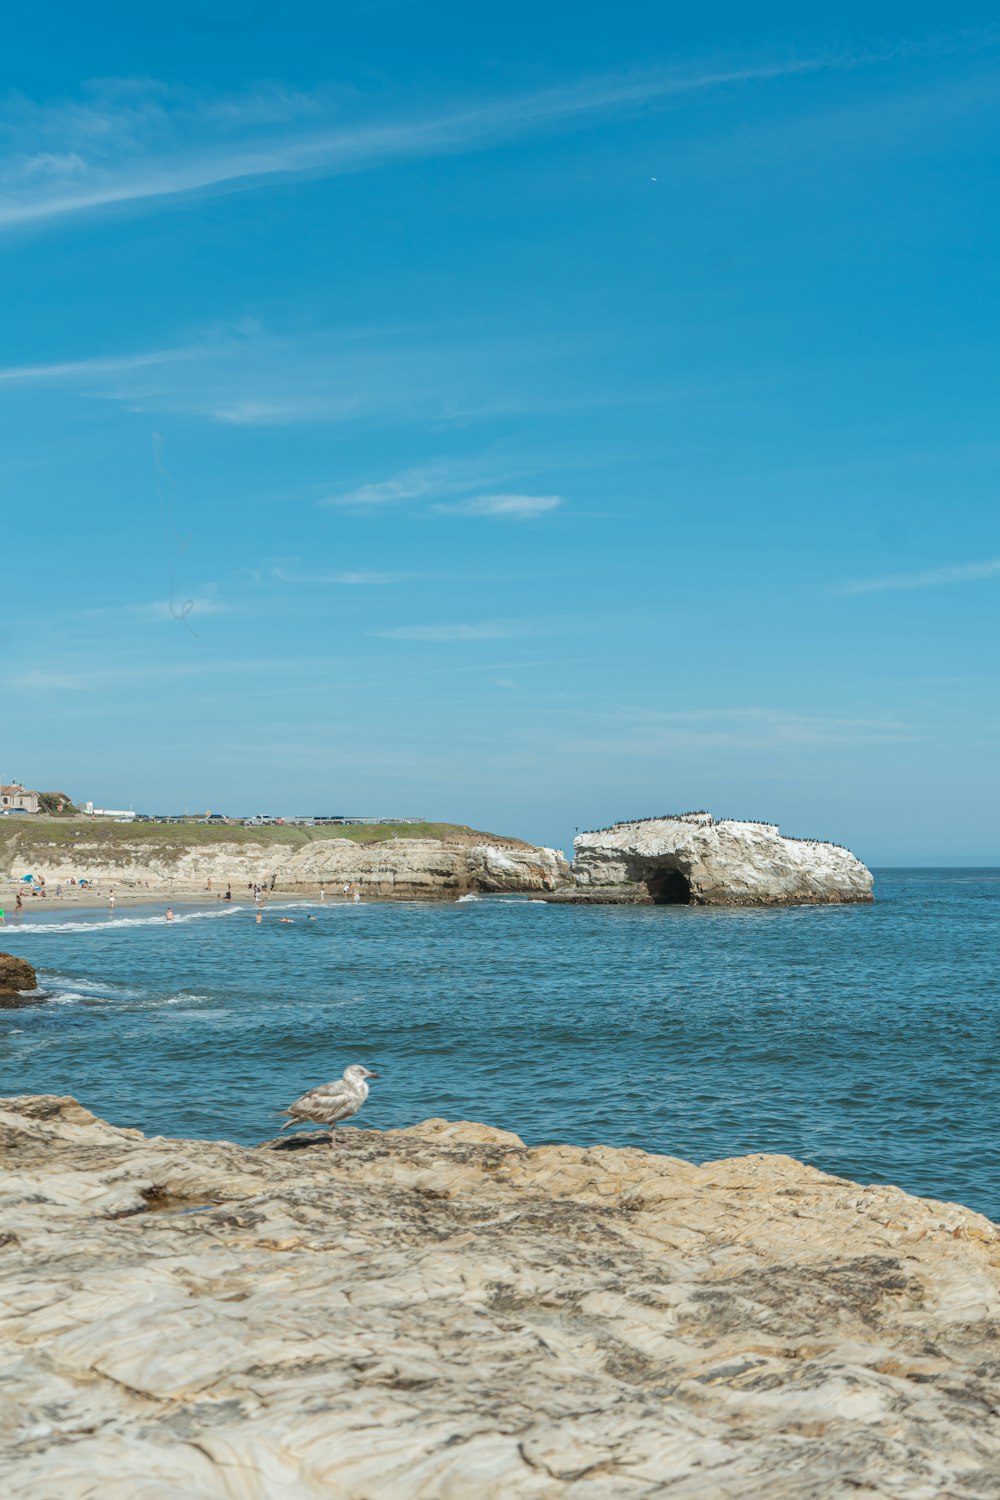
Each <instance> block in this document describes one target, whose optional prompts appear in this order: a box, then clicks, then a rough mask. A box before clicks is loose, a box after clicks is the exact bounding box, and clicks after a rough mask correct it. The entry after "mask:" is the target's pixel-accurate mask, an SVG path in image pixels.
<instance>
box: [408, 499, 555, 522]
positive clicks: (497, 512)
mask: <svg viewBox="0 0 1000 1500" xmlns="http://www.w3.org/2000/svg"><path fill="white" fill-rule="evenodd" d="M561 504H562V496H561V495H477V496H475V497H474V498H473V499H471V500H458V501H456V502H455V503H454V504H451V505H435V506H434V507H433V508H434V510H435V511H437V512H438V513H439V514H442V515H444V514H447V515H453V516H492V517H494V518H496V519H500V520H507V521H530V520H533V519H534V518H536V517H537V516H543V515H546V514H547V513H548V512H549V511H553V510H555V509H556V508H557V506H560V505H561Z"/></svg>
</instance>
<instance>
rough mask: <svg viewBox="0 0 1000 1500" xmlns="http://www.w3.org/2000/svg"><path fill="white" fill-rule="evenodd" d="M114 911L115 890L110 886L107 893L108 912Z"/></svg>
mask: <svg viewBox="0 0 1000 1500" xmlns="http://www.w3.org/2000/svg"><path fill="white" fill-rule="evenodd" d="M114 909H115V888H114V886H112V887H111V889H110V891H109V892H108V911H114Z"/></svg>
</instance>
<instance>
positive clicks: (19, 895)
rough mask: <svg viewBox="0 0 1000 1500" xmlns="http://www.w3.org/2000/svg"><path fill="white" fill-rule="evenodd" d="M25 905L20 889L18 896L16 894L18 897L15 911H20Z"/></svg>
mask: <svg viewBox="0 0 1000 1500" xmlns="http://www.w3.org/2000/svg"><path fill="white" fill-rule="evenodd" d="M23 906H24V902H23V901H22V900H21V892H20V891H18V893H17V896H16V898H15V900H14V910H15V911H20V910H21V909H22V907H23Z"/></svg>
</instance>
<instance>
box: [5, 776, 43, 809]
mask: <svg viewBox="0 0 1000 1500" xmlns="http://www.w3.org/2000/svg"><path fill="white" fill-rule="evenodd" d="M39 806H40V804H39V801H38V793H37V792H29V791H26V790H25V788H24V787H23V786H22V785H21V784H20V782H18V781H15V782H12V783H11V785H10V786H0V810H3V809H5V808H20V809H21V811H22V812H29V813H36V812H37V811H38V809H39Z"/></svg>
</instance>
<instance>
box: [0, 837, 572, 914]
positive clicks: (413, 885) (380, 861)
mask: <svg viewBox="0 0 1000 1500" xmlns="http://www.w3.org/2000/svg"><path fill="white" fill-rule="evenodd" d="M219 833H220V834H221V838H219V839H217V840H216V841H214V842H213V843H211V844H202V843H191V842H185V839H184V835H183V832H179V833H178V834H177V837H176V841H175V842H173V843H171V842H165V841H160V842H157V843H151V842H148V841H145V840H143V838H142V837H141V835H136V836H135V837H134V839H132V840H129V839H123V838H121V837H117V838H115V839H113V840H112V839H108V838H107V837H104V836H102V834H101V832H100V831H96V832H91V831H90V830H88V829H87V828H83V829H82V830H81V832H80V836H79V838H78V839H76V840H75V841H74V844H73V846H72V847H71V848H68V847H67V846H66V843H65V841H59V842H53V843H52V845H51V846H50V847H48V848H46V847H45V845H44V843H43V842H41V841H40V840H39V839H38V837H37V836H36V837H35V839H34V841H33V844H32V850H31V864H32V868H40V869H43V870H44V873H45V876H46V879H47V882H48V884H49V886H50V887H51V886H52V885H54V884H55V883H56V882H58V881H69V880H72V879H76V878H79V877H80V876H84V877H87V878H90V879H92V880H97V881H102V882H104V883H107V882H113V881H119V882H126V881H134V882H150V883H152V884H154V885H156V886H163V885H165V884H169V883H174V884H176V885H177V886H178V887H182V886H183V887H200V888H203V887H204V886H205V884H206V883H207V881H208V880H209V879H211V880H212V882H213V886H214V888H215V889H216V890H219V889H220V888H223V889H224V888H225V885H226V883H227V882H228V881H231V882H232V884H233V887H234V890H235V891H236V893H237V894H239V892H240V887H242V888H243V889H244V890H245V889H246V886H247V885H248V883H250V882H258V883H260V884H269V883H270V881H271V877H272V876H273V877H274V879H275V886H276V889H277V890H279V891H284V892H287V891H295V890H300V889H305V888H311V887H314V886H319V885H323V886H326V887H327V888H328V889H329V890H331V891H336V890H337V889H338V887H342V886H344V885H352V886H357V887H358V889H359V891H360V892H361V895H362V896H366V897H396V898H399V899H420V898H428V897H430V898H434V897H441V898H448V897H451V898H455V897H456V896H459V895H464V894H466V893H469V892H477V891H481V892H490V891H552V890H556V889H557V888H558V887H559V886H560V885H565V884H568V883H569V879H570V874H569V864H568V863H567V861H566V859H565V857H564V856H563V854H562V853H561V852H560V851H558V850H556V849H545V848H538V847H536V846H535V845H533V844H525V843H522V842H520V841H519V840H516V839H510V840H498V841H497V842H495V843H490V842H486V841H483V842H477V841H475V840H474V839H471V838H460V837H455V838H450V839H436V838H399V839H385V840H382V841H380V842H371V843H358V842H355V841H354V840H351V839H346V838H344V839H337V838H317V839H312V840H309V841H308V842H305V843H302V844H299V845H282V844H277V843H267V842H264V841H263V840H262V841H261V842H260V843H254V842H251V841H248V840H247V839H245V838H244V839H241V840H240V841H239V842H237V841H235V840H234V841H233V842H231V843H230V842H227V841H226V839H225V831H224V830H223V829H220V830H219ZM19 858H20V863H18V860H19ZM7 860H8V863H9V869H8V871H7V873H8V874H10V875H18V874H19V873H21V864H23V862H24V860H23V858H22V857H20V856H19V853H18V848H17V845H16V843H12V844H11V846H10V847H9V849H8V851H7Z"/></svg>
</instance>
